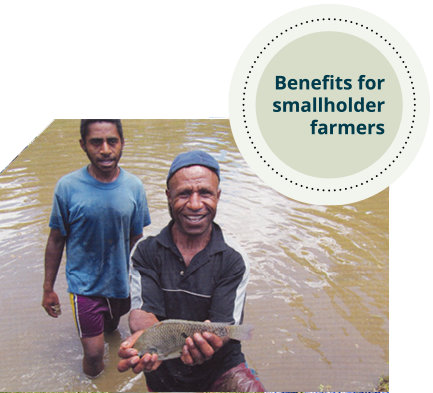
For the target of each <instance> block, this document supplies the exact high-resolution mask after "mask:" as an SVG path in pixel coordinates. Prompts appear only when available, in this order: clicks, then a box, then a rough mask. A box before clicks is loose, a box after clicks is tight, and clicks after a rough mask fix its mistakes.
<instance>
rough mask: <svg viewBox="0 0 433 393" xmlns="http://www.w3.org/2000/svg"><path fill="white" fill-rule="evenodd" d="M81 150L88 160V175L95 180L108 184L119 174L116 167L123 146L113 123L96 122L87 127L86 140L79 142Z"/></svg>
mask: <svg viewBox="0 0 433 393" xmlns="http://www.w3.org/2000/svg"><path fill="white" fill-rule="evenodd" d="M80 145H81V148H82V149H83V150H84V151H85V152H86V154H87V157H89V160H90V166H89V173H90V174H91V175H92V176H93V177H94V178H95V179H97V180H100V181H103V182H110V181H114V180H116V178H117V176H118V174H119V168H118V166H117V164H118V162H119V160H120V157H121V156H122V149H123V145H124V141H123V139H121V138H120V135H119V132H118V131H117V127H116V125H115V124H113V123H108V122H98V123H92V124H90V125H89V126H88V132H87V135H86V140H85V141H83V140H80Z"/></svg>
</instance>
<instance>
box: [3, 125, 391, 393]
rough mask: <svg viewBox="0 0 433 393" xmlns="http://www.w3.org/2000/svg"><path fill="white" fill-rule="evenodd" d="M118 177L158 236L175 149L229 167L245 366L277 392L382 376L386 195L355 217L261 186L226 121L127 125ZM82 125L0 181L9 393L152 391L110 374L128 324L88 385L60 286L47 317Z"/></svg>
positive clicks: (52, 131)
mask: <svg viewBox="0 0 433 393" xmlns="http://www.w3.org/2000/svg"><path fill="white" fill-rule="evenodd" d="M124 129H125V138H126V146H125V149H124V154H123V157H122V160H121V165H122V167H123V168H125V169H126V170H128V171H130V172H131V173H134V174H135V175H137V176H138V177H139V178H140V179H141V180H142V181H143V183H144V185H145V188H146V192H147V196H148V201H149V208H150V212H151V216H152V225H151V227H150V228H149V229H148V230H147V233H155V232H158V231H159V230H160V229H161V228H162V227H163V226H164V225H165V224H166V223H167V221H168V219H169V217H168V213H167V209H166V206H167V203H166V199H165V195H164V187H165V177H166V174H167V171H168V168H169V166H170V164H171V161H172V159H173V158H174V157H175V156H176V155H177V154H178V153H179V152H181V151H185V150H189V149H193V148H201V149H204V150H206V151H208V152H210V153H211V154H212V155H214V156H215V158H216V159H217V160H218V161H219V162H220V165H221V186H222V196H221V201H220V204H219V206H218V215H217V222H218V223H219V224H220V225H221V226H222V228H223V230H224V231H225V233H226V234H228V235H230V236H231V237H233V238H235V240H237V242H238V243H240V244H241V245H242V246H243V247H244V248H245V250H246V251H247V253H248V254H249V257H250V259H251V263H252V266H251V280H250V284H249V287H248V300H247V304H246V322H249V323H252V324H254V326H255V331H254V338H253V340H252V341H249V342H245V344H244V345H243V348H244V352H245V353H246V355H247V359H248V362H249V364H250V365H251V366H252V367H253V368H255V369H256V370H257V371H258V373H259V376H260V378H261V380H262V381H263V383H264V384H265V386H267V388H268V389H269V390H273V391H283V390H291V391H301V390H303V391H314V390H319V386H321V385H322V386H331V387H332V389H333V390H340V391H350V390H351V391H356V390H358V391H359V390H368V389H372V388H373V385H374V384H375V383H376V382H377V380H378V378H379V377H380V375H381V374H382V373H387V372H388V191H387V190H386V191H384V192H382V193H380V194H378V195H376V196H375V197H372V198H370V199H368V200H365V201H362V202H358V203H355V204H351V205H347V206H331V207H324V206H314V205H307V204H302V203H299V202H296V201H293V200H290V199H288V198H286V197H284V196H282V195H280V194H279V193H277V192H275V191H274V190H272V189H270V188H269V187H267V186H266V185H265V184H264V183H263V182H262V181H261V180H260V179H258V178H257V177H256V176H255V175H254V174H253V173H252V171H251V170H250V168H249V167H248V166H247V164H246V163H245V162H244V160H243V159H242V156H241V155H240V153H239V152H238V150H237V148H236V145H235V143H234V141H233V139H232V136H231V132H230V128H229V122H228V121H226V120H145V121H144V120H125V121H124ZM78 130H79V121H77V120H62V121H55V122H54V123H53V124H51V125H50V127H49V128H48V129H47V130H46V131H44V132H43V133H42V134H41V135H40V136H39V137H38V138H37V139H36V140H35V141H34V143H32V144H31V145H30V146H29V147H28V148H27V149H26V150H25V151H24V152H23V153H22V154H21V155H20V156H19V157H18V158H17V159H16V160H15V161H14V162H13V163H12V164H11V165H10V166H9V167H8V168H7V169H6V170H4V171H3V172H2V173H1V174H0V229H1V230H0V285H1V288H2V289H1V291H2V302H1V305H0V315H1V318H2V319H1V321H2V322H1V324H0V333H1V335H0V341H1V347H2V352H3V353H7V354H8V355H9V356H8V357H5V356H3V357H2V359H1V360H0V365H1V366H2V374H1V377H0V390H1V391H29V390H32V391H144V390H145V384H144V380H143V378H141V377H140V376H138V377H136V376H135V375H134V374H132V373H127V374H120V373H118V372H117V371H116V369H115V365H116V363H117V355H116V353H117V349H118V346H119V344H120V342H121V341H122V339H124V338H125V337H126V336H127V335H128V327H127V324H126V321H122V323H121V326H120V330H119V332H118V333H117V334H115V335H113V336H112V337H109V338H107V344H106V361H107V363H108V366H107V370H106V372H105V374H104V375H103V376H102V377H101V378H99V379H97V380H93V381H90V380H88V379H87V378H85V377H84V376H83V375H82V373H81V345H80V343H79V340H78V338H77V334H76V331H75V327H74V323H73V319H72V315H71V311H70V307H69V306H68V302H69V300H68V297H67V294H66V281H65V279H64V264H62V266H61V271H60V273H59V278H58V280H57V284H56V290H57V293H59V295H60V298H61V302H62V305H63V311H64V314H63V315H62V317H61V318H59V319H58V320H53V319H51V318H49V317H48V316H46V314H45V312H44V310H43V309H42V307H41V306H40V301H41V294H42V289H41V285H42V280H43V253H44V248H45V244H46V238H47V235H48V218H49V214H50V210H51V201H52V194H53V190H54V186H55V184H56V182H57V180H58V179H59V177H61V176H63V175H64V174H66V173H69V172H71V171H73V170H75V169H78V168H80V167H81V166H84V165H86V163H87V158H86V156H85V154H84V153H83V152H82V151H81V149H80V147H79V143H78V139H79V132H78Z"/></svg>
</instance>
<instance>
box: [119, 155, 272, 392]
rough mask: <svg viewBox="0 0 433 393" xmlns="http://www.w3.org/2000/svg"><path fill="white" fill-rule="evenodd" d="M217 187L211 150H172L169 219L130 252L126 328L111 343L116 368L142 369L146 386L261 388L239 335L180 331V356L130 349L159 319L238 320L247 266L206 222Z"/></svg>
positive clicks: (163, 388)
mask: <svg viewBox="0 0 433 393" xmlns="http://www.w3.org/2000/svg"><path fill="white" fill-rule="evenodd" d="M220 194H221V190H220V189H219V165H218V163H217V161H216V160H215V159H214V158H213V157H212V156H210V155H209V154H207V153H205V152H202V151H192V152H188V153H182V154H180V155H179V156H177V157H176V158H175V160H174V161H173V163H172V165H171V168H170V171H169V173H168V177H167V190H166V195H167V200H168V205H169V211H170V215H171V217H172V220H171V222H170V223H169V225H168V226H167V227H165V228H164V229H163V230H162V231H161V233H160V234H159V235H157V236H156V237H153V236H151V237H148V238H147V239H143V240H141V241H140V242H138V243H137V245H136V247H135V250H134V251H133V253H132V265H133V268H132V284H131V297H132V311H131V313H130V318H129V324H130V328H131V331H132V333H133V335H132V336H131V337H129V338H128V339H127V340H126V341H125V342H124V343H122V345H121V347H120V349H119V356H120V357H121V358H122V359H123V360H121V361H120V362H119V364H118V370H119V371H121V372H123V371H126V370H128V369H129V368H133V371H134V372H135V373H139V372H142V371H144V372H145V373H146V374H145V375H146V381H147V385H148V388H149V391H158V392H166V391H171V392H180V391H191V392H195V391H197V392H201V391H213V392H219V391H224V392H226V391H241V392H247V391H251V392H253V391H254V392H256V391H260V392H263V391H264V388H263V386H262V385H261V383H260V382H259V381H258V380H257V379H256V378H255V377H254V376H253V375H252V373H251V371H250V370H249V369H248V368H247V367H246V365H245V357H244V355H243V354H242V352H241V343H240V342H239V341H235V340H230V339H228V338H220V337H218V336H216V335H214V334H211V333H208V332H205V333H203V335H201V334H195V335H194V337H188V338H186V340H185V346H184V348H183V353H182V356H181V358H178V359H172V360H166V361H163V362H162V361H158V355H156V354H153V355H152V354H149V353H148V354H144V356H143V357H142V358H141V359H140V358H139V357H138V356H137V353H138V352H137V350H136V349H134V348H132V346H133V345H134V343H135V341H136V340H137V338H138V337H139V336H140V335H141V333H142V331H143V330H144V329H147V328H149V327H150V326H152V325H153V324H155V323H158V322H159V321H161V320H164V319H186V320H194V321H209V320H210V321H211V322H226V323H230V324H240V323H242V319H243V307H244V302H245V289H246V285H247V282H248V275H249V267H248V266H247V265H246V263H245V262H244V260H243V258H242V256H241V254H239V253H238V252H237V251H235V250H234V249H233V248H231V247H229V246H228V245H227V244H226V242H225V240H224V237H223V234H222V231H221V228H220V227H219V226H218V225H217V224H215V223H214V222H213V220H214V217H215V215H216V210H217V204H218V201H219V199H220Z"/></svg>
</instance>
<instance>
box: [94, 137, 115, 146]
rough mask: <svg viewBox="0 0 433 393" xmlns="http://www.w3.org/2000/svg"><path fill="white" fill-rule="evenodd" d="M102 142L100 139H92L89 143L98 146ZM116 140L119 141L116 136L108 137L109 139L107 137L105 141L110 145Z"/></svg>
mask: <svg viewBox="0 0 433 393" xmlns="http://www.w3.org/2000/svg"><path fill="white" fill-rule="evenodd" d="M102 142H103V140H102V139H92V140H91V141H90V143H91V144H92V145H94V146H99V145H101V144H102ZM118 142H119V139H117V138H110V139H107V143H108V144H109V145H112V146H114V145H116V144H117V143H118Z"/></svg>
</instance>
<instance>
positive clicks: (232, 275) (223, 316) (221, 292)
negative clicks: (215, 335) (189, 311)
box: [209, 249, 249, 325]
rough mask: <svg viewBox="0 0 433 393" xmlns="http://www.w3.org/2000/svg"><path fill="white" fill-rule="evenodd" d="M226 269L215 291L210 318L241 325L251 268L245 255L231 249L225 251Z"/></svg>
mask: <svg viewBox="0 0 433 393" xmlns="http://www.w3.org/2000/svg"><path fill="white" fill-rule="evenodd" d="M224 265H225V266H226V267H227V268H226V269H224V272H223V274H222V275H221V276H220V278H219V280H218V282H217V285H216V287H215V290H214V293H213V295H212V304H211V309H210V313H209V314H210V315H209V316H210V320H211V321H213V322H214V321H215V322H217V321H218V322H228V323H231V324H235V325H239V324H241V323H242V320H243V310H244V304H245V298H246V287H247V284H248V280H249V268H248V265H247V264H246V263H245V261H244V259H243V257H242V256H241V255H240V254H239V253H238V252H236V251H234V250H232V249H230V250H229V251H226V252H224Z"/></svg>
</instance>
